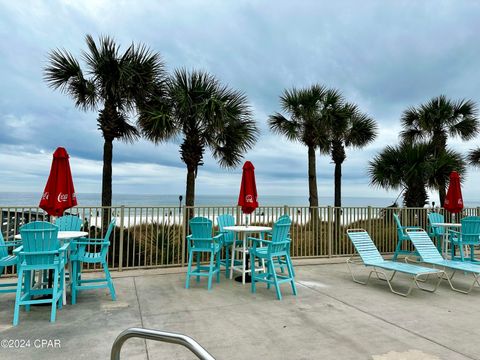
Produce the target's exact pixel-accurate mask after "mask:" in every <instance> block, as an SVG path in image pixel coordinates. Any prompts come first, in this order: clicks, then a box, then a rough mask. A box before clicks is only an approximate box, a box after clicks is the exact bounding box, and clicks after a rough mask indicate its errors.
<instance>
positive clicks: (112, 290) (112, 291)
mask: <svg viewBox="0 0 480 360" xmlns="http://www.w3.org/2000/svg"><path fill="white" fill-rule="evenodd" d="M102 266H103V271H104V272H105V276H106V278H107V284H108V288H109V289H110V296H111V297H112V300H113V301H115V300H117V294H116V293H115V287H114V286H113V281H112V276H111V275H110V271H109V270H108V264H107V262H106V261H105V262H102Z"/></svg>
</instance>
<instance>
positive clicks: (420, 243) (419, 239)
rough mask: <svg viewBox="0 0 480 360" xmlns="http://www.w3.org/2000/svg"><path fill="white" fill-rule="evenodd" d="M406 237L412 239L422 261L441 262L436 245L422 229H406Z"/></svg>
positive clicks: (441, 258)
mask: <svg viewBox="0 0 480 360" xmlns="http://www.w3.org/2000/svg"><path fill="white" fill-rule="evenodd" d="M406 232H407V235H408V237H409V238H410V240H411V241H412V243H413V245H414V246H415V249H416V250H417V252H418V254H419V255H420V257H421V258H422V261H425V262H429V263H442V262H443V260H444V259H443V257H442V255H441V254H440V253H439V252H438V249H437V247H436V246H435V244H434V243H433V242H432V240H431V239H430V236H428V234H427V233H426V232H425V230H423V229H407V230H406Z"/></svg>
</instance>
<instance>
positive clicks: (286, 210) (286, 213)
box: [283, 205, 289, 215]
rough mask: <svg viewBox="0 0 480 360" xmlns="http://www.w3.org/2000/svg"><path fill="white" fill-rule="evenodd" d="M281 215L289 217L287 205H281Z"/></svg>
mask: <svg viewBox="0 0 480 360" xmlns="http://www.w3.org/2000/svg"><path fill="white" fill-rule="evenodd" d="M283 214H284V215H289V214H288V205H283Z"/></svg>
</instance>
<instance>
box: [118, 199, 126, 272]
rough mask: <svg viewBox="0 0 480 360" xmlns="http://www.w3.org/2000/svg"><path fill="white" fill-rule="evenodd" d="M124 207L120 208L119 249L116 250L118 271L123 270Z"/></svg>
mask: <svg viewBox="0 0 480 360" xmlns="http://www.w3.org/2000/svg"><path fill="white" fill-rule="evenodd" d="M124 217H125V205H122V206H120V245H119V246H120V249H119V250H118V271H122V270H123V232H124V223H123V222H124Z"/></svg>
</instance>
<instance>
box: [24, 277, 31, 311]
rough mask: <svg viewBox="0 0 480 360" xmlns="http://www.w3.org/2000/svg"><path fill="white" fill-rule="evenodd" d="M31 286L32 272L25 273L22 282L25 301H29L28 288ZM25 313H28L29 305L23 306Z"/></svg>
mask: <svg viewBox="0 0 480 360" xmlns="http://www.w3.org/2000/svg"><path fill="white" fill-rule="evenodd" d="M31 284H32V272H31V271H27V272H26V273H25V281H24V285H23V286H24V293H25V294H26V295H27V297H26V300H31V298H32V296H31V295H30V286H31ZM25 311H27V312H28V311H30V305H29V304H26V305H25Z"/></svg>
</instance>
